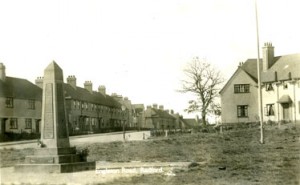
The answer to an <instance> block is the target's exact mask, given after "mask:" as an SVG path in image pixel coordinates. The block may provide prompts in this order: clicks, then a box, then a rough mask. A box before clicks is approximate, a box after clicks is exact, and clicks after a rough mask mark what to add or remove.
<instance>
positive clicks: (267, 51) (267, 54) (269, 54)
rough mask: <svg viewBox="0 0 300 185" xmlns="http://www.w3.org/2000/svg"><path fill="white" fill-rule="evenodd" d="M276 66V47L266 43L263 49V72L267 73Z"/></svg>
mask: <svg viewBox="0 0 300 185" xmlns="http://www.w3.org/2000/svg"><path fill="white" fill-rule="evenodd" d="M273 64H274V47H273V46H272V43H271V42H266V43H265V44H264V47H263V71H267V70H268V69H269V68H270V67H271V66H272V65H273Z"/></svg>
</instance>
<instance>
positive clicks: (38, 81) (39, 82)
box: [35, 76, 44, 89]
mask: <svg viewBox="0 0 300 185" xmlns="http://www.w3.org/2000/svg"><path fill="white" fill-rule="evenodd" d="M43 83H44V77H41V76H40V77H37V78H36V79H35V85H37V86H38V87H39V88H41V89H43Z"/></svg>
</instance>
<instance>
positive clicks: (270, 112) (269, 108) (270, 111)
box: [265, 104, 275, 116]
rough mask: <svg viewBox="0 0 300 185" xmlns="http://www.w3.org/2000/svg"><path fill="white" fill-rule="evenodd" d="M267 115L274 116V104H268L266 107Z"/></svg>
mask: <svg viewBox="0 0 300 185" xmlns="http://www.w3.org/2000/svg"><path fill="white" fill-rule="evenodd" d="M265 115H266V116H274V115H275V113H274V104H267V106H266V107H265Z"/></svg>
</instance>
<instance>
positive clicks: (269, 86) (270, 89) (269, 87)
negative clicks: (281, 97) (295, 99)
mask: <svg viewBox="0 0 300 185" xmlns="http://www.w3.org/2000/svg"><path fill="white" fill-rule="evenodd" d="M273 90H274V88H273V85H272V84H271V83H268V84H266V91H273Z"/></svg>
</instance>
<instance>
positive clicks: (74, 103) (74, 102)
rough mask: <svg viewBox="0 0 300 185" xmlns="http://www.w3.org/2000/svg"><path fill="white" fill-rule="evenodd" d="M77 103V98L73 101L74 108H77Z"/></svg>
mask: <svg viewBox="0 0 300 185" xmlns="http://www.w3.org/2000/svg"><path fill="white" fill-rule="evenodd" d="M76 105H77V103H76V100H74V101H73V106H74V109H76Z"/></svg>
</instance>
